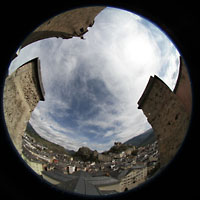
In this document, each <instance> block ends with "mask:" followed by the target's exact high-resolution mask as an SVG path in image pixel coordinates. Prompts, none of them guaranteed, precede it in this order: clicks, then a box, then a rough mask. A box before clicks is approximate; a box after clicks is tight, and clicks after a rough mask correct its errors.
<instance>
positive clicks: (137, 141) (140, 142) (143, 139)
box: [124, 128, 156, 147]
mask: <svg viewBox="0 0 200 200" xmlns="http://www.w3.org/2000/svg"><path fill="white" fill-rule="evenodd" d="M155 141H156V136H155V133H154V130H153V129H152V128H150V129H148V130H146V131H144V132H143V133H141V134H140V135H137V136H134V137H133V138H131V139H129V140H127V141H126V142H124V144H131V145H134V146H136V147H141V146H145V145H147V144H151V143H153V142H155Z"/></svg>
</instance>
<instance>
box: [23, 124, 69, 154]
mask: <svg viewBox="0 0 200 200" xmlns="http://www.w3.org/2000/svg"><path fill="white" fill-rule="evenodd" d="M25 133H26V134H27V135H29V136H30V137H31V138H33V139H34V140H35V142H36V143H37V144H39V145H41V146H44V147H46V148H48V150H49V151H50V150H51V151H53V152H54V153H58V154H69V152H68V151H67V150H66V149H65V148H64V147H62V146H60V145H58V144H54V143H52V142H49V141H47V140H46V139H44V138H42V137H41V136H40V135H39V134H38V133H37V132H36V131H35V130H34V129H33V127H32V126H31V124H30V123H28V124H27V127H26V130H25Z"/></svg>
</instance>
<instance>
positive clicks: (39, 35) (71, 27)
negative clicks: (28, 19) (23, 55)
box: [16, 6, 105, 56]
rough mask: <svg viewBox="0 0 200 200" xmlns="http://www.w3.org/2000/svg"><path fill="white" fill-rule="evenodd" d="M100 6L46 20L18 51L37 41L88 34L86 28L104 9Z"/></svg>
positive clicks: (74, 10) (81, 36) (77, 10)
mask: <svg viewBox="0 0 200 200" xmlns="http://www.w3.org/2000/svg"><path fill="white" fill-rule="evenodd" d="M104 8H105V7H102V6H94V7H83V8H77V9H73V10H69V11H66V12H64V13H61V14H59V15H57V16H54V17H52V18H51V19H49V20H47V21H46V22H44V23H43V24H41V25H40V26H39V27H37V28H36V29H35V30H34V31H33V32H32V33H31V34H30V35H28V37H27V38H26V39H25V40H24V41H23V42H22V44H21V46H20V48H19V49H22V48H23V47H25V46H27V45H29V44H31V43H33V42H36V41H38V40H42V39H46V38H50V37H57V38H58V37H61V38H63V39H70V38H72V37H80V38H81V39H83V35H84V34H85V33H86V32H88V27H92V26H93V24H94V18H95V17H96V16H97V15H98V14H99V13H100V12H101V11H102V10H103V9H104ZM16 56H17V55H16Z"/></svg>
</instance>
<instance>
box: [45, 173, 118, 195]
mask: <svg viewBox="0 0 200 200" xmlns="http://www.w3.org/2000/svg"><path fill="white" fill-rule="evenodd" d="M42 176H43V178H44V179H45V180H46V181H48V182H50V183H51V184H53V185H55V186H56V187H58V188H59V189H61V190H64V191H66V192H75V193H78V194H82V195H95V196H99V195H104V194H108V193H109V194H111V193H116V191H113V190H112V191H103V190H102V191H101V190H100V189H99V186H101V185H105V184H106V185H113V184H116V183H119V181H118V180H117V179H115V178H112V177H107V176H99V177H92V176H91V174H89V173H88V172H83V171H77V172H74V173H73V174H72V175H65V174H62V173H60V172H55V171H42Z"/></svg>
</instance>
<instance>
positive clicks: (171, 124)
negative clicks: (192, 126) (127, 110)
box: [138, 58, 192, 167]
mask: <svg viewBox="0 0 200 200" xmlns="http://www.w3.org/2000/svg"><path fill="white" fill-rule="evenodd" d="M138 105H139V106H138V108H139V109H142V110H143V113H144V114H145V116H146V117H147V120H148V122H149V123H150V124H151V126H152V128H153V129H154V132H155V134H156V137H157V139H158V146H159V151H160V165H161V167H164V166H166V165H167V164H168V163H169V162H170V161H171V160H172V158H173V157H174V156H175V154H176V153H177V151H178V150H179V148H180V146H181V144H182V142H183V140H184V138H185V135H186V133H187V130H188V126H189V122H190V116H191V112H192V92H191V83H190V79H189V75H188V72H187V68H186V66H185V63H184V61H183V59H182V58H180V70H179V77H178V80H177V83H176V87H175V90H174V91H171V90H170V88H169V87H168V86H167V85H166V84H165V83H164V82H163V81H162V80H161V79H160V78H158V77H157V76H154V77H152V76H151V77H150V79H149V82H148V84H147V86H146V88H145V90H144V92H143V94H142V96H141V98H140V100H139V101H138Z"/></svg>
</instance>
